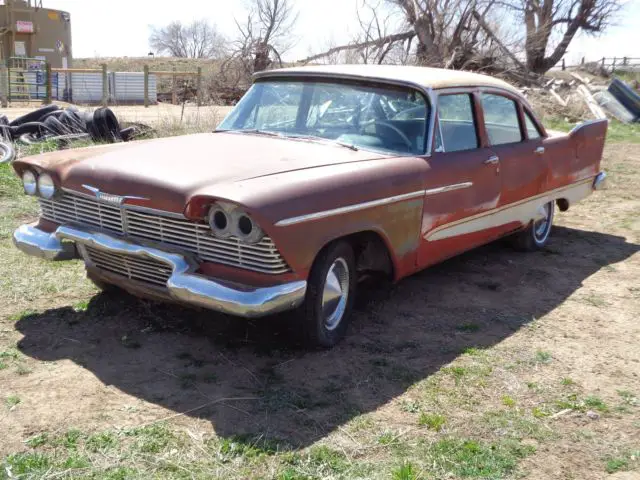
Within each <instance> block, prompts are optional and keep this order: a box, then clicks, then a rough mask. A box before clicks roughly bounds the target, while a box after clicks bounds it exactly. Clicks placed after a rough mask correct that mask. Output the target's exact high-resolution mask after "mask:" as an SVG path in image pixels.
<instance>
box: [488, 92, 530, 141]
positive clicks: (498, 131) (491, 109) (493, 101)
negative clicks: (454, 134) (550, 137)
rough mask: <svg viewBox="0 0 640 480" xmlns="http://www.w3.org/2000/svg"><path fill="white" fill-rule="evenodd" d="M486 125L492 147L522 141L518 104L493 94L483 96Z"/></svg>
mask: <svg viewBox="0 0 640 480" xmlns="http://www.w3.org/2000/svg"><path fill="white" fill-rule="evenodd" d="M482 109H483V110H484V124H485V127H486V129H487V135H488V136H489V143H490V144H491V145H504V144H505V143H516V142H521V141H522V132H521V131H520V121H519V119H518V107H517V106H516V102H514V101H513V100H510V99H508V98H507V97H503V96H502V95H494V94H491V93H483V94H482Z"/></svg>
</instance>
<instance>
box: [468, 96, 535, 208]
mask: <svg viewBox="0 0 640 480" xmlns="http://www.w3.org/2000/svg"><path fill="white" fill-rule="evenodd" d="M480 98H481V102H482V110H483V116H484V126H485V131H486V136H487V141H488V143H489V148H490V149H491V151H492V152H493V153H494V154H495V155H496V156H497V157H498V159H499V163H500V175H501V178H502V191H501V196H500V203H499V205H498V207H499V208H501V207H507V206H509V205H513V206H515V204H517V203H518V202H521V201H525V200H526V199H528V198H530V197H534V196H535V195H538V194H539V193H540V192H541V191H542V187H543V185H544V182H545V179H546V175H547V163H546V161H545V152H544V146H543V144H542V136H541V135H540V132H539V130H538V128H537V127H536V125H535V122H533V119H532V118H531V117H530V114H529V113H525V111H524V110H523V109H522V106H521V104H520V102H519V101H518V100H517V99H515V98H514V97H512V96H510V95H508V94H506V93H502V92H497V91H495V92H494V91H484V92H482V93H481V95H480Z"/></svg>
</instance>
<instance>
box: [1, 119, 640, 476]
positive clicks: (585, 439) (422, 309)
mask: <svg viewBox="0 0 640 480" xmlns="http://www.w3.org/2000/svg"><path fill="white" fill-rule="evenodd" d="M565 127H566V126H565ZM554 128H562V125H556V126H555V127H554ZM614 132H615V133H614V135H612V136H611V137H610V141H609V143H608V145H607V147H606V151H605V159H604V162H603V167H604V168H605V169H606V170H607V171H608V173H609V178H610V183H609V187H608V189H607V190H605V191H601V192H596V193H595V194H594V195H592V196H591V197H590V198H589V199H587V200H586V201H584V202H583V203H582V204H580V205H577V206H575V207H573V208H571V209H570V210H569V211H568V212H567V213H563V214H560V213H559V214H558V216H557V217H556V218H557V220H556V227H555V229H554V232H553V233H552V240H551V242H550V244H549V246H548V247H547V248H545V249H544V251H541V252H538V253H534V254H523V253H518V252H515V251H513V250H511V249H509V248H508V247H505V246H504V245H503V244H501V243H496V244H492V245H488V246H485V247H482V248H479V249H477V250H474V251H472V252H469V253H466V254H464V255H462V256H460V257H458V258H455V259H452V260H450V261H448V262H445V263H444V264H441V265H438V266H436V267H434V268H431V269H428V270H426V271H424V272H422V273H420V274H418V275H415V276H413V277H411V278H408V279H406V280H404V281H402V282H400V283H399V284H398V285H395V286H388V285H369V286H368V287H367V288H366V289H365V290H364V291H363V292H362V294H361V295H360V297H359V300H358V304H357V308H356V312H355V319H354V322H353V324H352V327H351V328H350V330H349V333H348V336H347V338H346V340H345V341H344V342H343V343H342V344H340V345H339V346H338V347H336V348H334V349H333V350H331V351H321V352H317V351H307V350H304V349H301V348H298V347H296V346H295V345H292V337H291V334H290V333H289V331H288V330H287V328H286V326H285V325H286V322H285V320H286V318H273V319H265V320H260V321H255V322H244V321H240V320H237V319H232V318H228V317H224V316H221V315H216V314H213V313H208V312H200V311H192V310H188V309H185V308H182V307H177V306H167V305H163V304H156V303H153V302H148V301H141V300H138V299H136V298H133V297H131V296H129V295H127V294H124V293H113V292H111V293H99V292H97V291H96V290H95V288H94V287H93V286H92V285H91V284H90V283H89V282H88V281H87V280H85V278H84V272H83V266H82V265H81V264H80V263H79V262H72V263H56V264H53V263H47V262H44V261H39V260H37V259H34V258H30V257H27V256H25V255H23V254H22V253H20V252H18V251H17V250H16V249H15V248H14V247H13V245H12V243H11V233H12V231H13V229H14V228H15V227H17V226H18V225H20V224H21V223H24V222H26V221H29V220H31V219H33V218H35V216H36V214H37V206H36V202H35V201H34V200H33V199H31V198H28V197H25V196H23V195H22V194H21V187H20V184H19V182H18V180H17V179H16V178H15V177H13V175H12V173H11V171H10V169H9V167H8V166H7V165H0V258H2V261H1V262H0V434H1V439H2V440H1V441H0V479H2V478H7V479H9V478H20V479H36V478H37V479H40V478H47V479H68V478H82V479H84V478H94V479H113V480H115V479H150V478H158V479H164V478H169V479H192V478H197V479H210V478H220V479H245V478H251V479H277V480H302V479H393V480H417V479H425V480H426V479H512V478H513V479H515V478H526V479H531V480H547V479H548V480H551V479H553V480H557V479H575V480H588V479H602V478H611V479H612V480H613V479H618V480H622V479H629V478H637V477H632V476H622V475H633V473H629V472H635V473H636V474H639V473H640V400H639V398H640V350H639V349H638V339H639V338H640V324H639V323H638V319H639V318H640V284H639V283H638V278H640V253H639V252H640V191H639V189H638V185H639V182H640V145H638V144H637V142H638V132H637V130H634V129H633V128H632V127H628V126H614ZM634 142H635V143H634ZM31 153H33V152H31ZM625 472H627V473H625Z"/></svg>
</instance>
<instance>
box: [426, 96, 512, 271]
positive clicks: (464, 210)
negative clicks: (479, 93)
mask: <svg viewBox="0 0 640 480" xmlns="http://www.w3.org/2000/svg"><path fill="white" fill-rule="evenodd" d="M477 119H478V115H477V112H476V105H475V102H474V97H473V95H471V94H469V93H468V92H467V93H453V94H446V95H442V94H441V95H440V96H439V98H438V116H437V119H436V132H435V133H436V148H435V152H434V153H433V155H432V156H431V157H430V158H429V159H428V160H427V161H428V163H429V169H428V171H427V174H426V184H425V197H424V209H423V218H422V232H421V233H422V239H421V243H420V249H419V252H418V267H419V268H424V267H426V266H429V265H432V264H434V263H437V262H439V261H441V260H444V259H446V258H448V257H451V256H454V255H456V254H457V253H460V252H462V251H464V250H468V249H470V248H473V247H475V246H477V245H481V244H483V243H486V242H488V241H491V240H492V239H493V238H495V237H497V236H499V233H497V232H496V231H495V229H492V228H490V226H488V224H487V222H486V217H487V215H488V213H490V212H491V211H492V210H493V209H495V208H496V206H497V205H498V203H499V201H500V190H501V169H500V162H499V161H498V159H497V157H496V156H495V155H494V154H493V152H492V151H491V150H490V149H489V148H486V147H481V145H480V136H479V135H478V121H477Z"/></svg>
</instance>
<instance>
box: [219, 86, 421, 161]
mask: <svg viewBox="0 0 640 480" xmlns="http://www.w3.org/2000/svg"><path fill="white" fill-rule="evenodd" d="M429 110H430V109H429V104H428V102H427V99H426V98H425V97H424V96H423V95H422V94H421V93H419V92H417V91H415V90H411V89H408V88H400V87H394V86H378V85H366V84H352V83H346V82H335V83H333V82H331V81H312V80H307V81H286V80H284V81H283V80H277V81H276V80H274V81H261V82H257V83H255V84H254V85H253V86H252V87H251V89H250V90H249V91H248V92H247V93H246V94H245V96H244V97H243V98H242V99H241V100H240V102H239V103H238V105H236V107H235V108H234V109H233V111H232V112H231V113H230V114H229V115H228V116H227V118H225V120H224V121H223V122H222V123H221V124H220V126H219V127H218V129H217V130H219V131H238V132H242V131H245V130H248V131H251V132H252V133H253V134H273V133H276V134H278V135H279V136H281V137H291V138H306V139H307V140H310V141H314V140H324V139H326V140H335V141H337V142H340V143H342V144H348V145H351V146H355V147H359V148H363V149H373V150H381V151H385V152H392V153H409V154H414V155H415V154H417V155H421V154H423V153H424V151H425V139H426V136H427V135H426V133H427V119H428V118H429V113H430V111H429Z"/></svg>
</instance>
